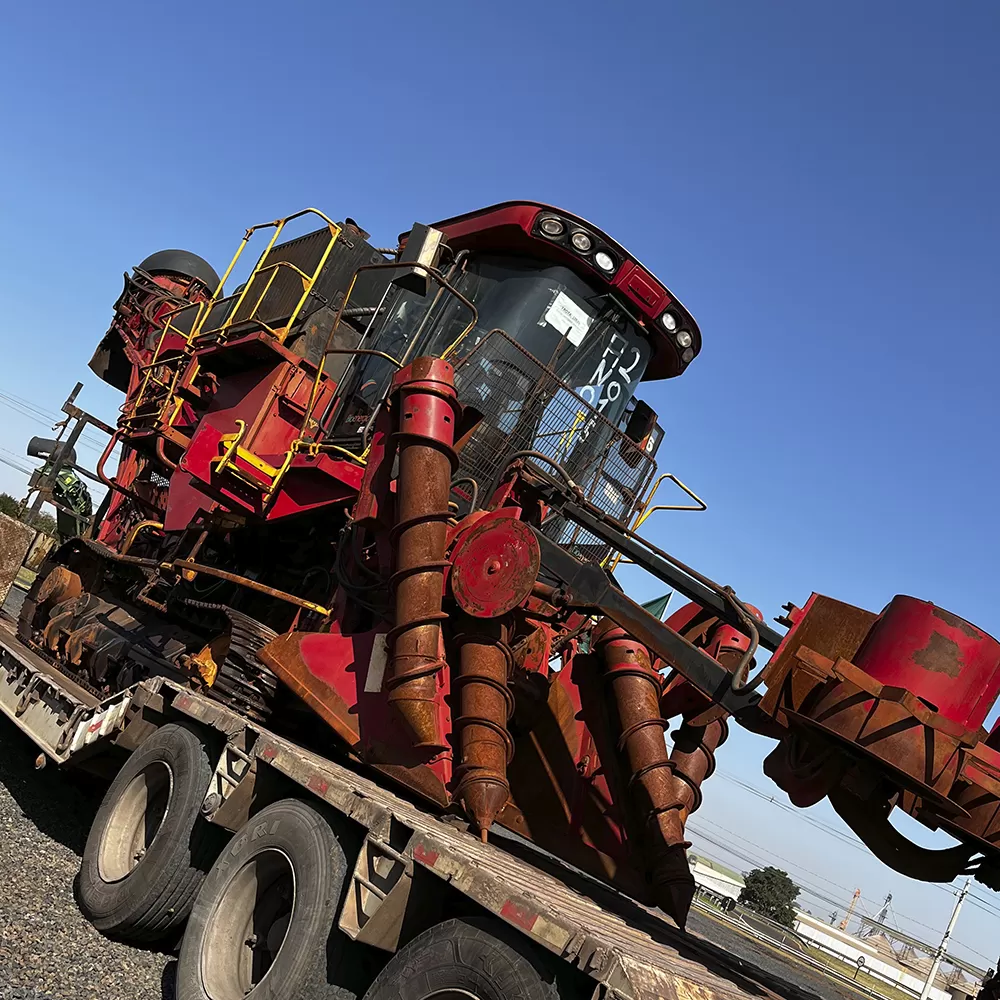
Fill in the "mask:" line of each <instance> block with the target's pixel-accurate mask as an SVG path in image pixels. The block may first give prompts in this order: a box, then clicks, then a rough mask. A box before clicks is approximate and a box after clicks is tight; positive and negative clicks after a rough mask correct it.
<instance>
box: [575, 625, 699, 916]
mask: <svg viewBox="0 0 1000 1000" xmlns="http://www.w3.org/2000/svg"><path fill="white" fill-rule="evenodd" d="M594 647H595V651H596V652H597V653H598V655H599V656H600V657H601V659H602V660H603V662H604V679H605V683H606V685H607V687H608V688H609V690H610V694H611V700H612V704H613V706H614V712H615V714H616V715H617V717H618V747H617V749H618V752H619V754H620V755H621V756H622V757H623V758H624V761H623V763H624V764H625V766H626V773H627V774H628V775H629V778H628V794H629V796H630V799H631V802H632V805H633V807H634V809H635V812H636V813H637V814H638V817H639V822H640V824H641V837H642V846H643V854H644V856H645V861H646V869H647V873H648V875H649V878H650V881H651V883H652V886H653V893H654V896H655V898H656V902H657V904H658V905H659V906H660V907H661V908H662V909H663V910H665V911H666V912H667V913H669V914H670V916H672V917H673V918H674V920H676V921H677V923H678V924H679V925H680V926H681V927H683V926H684V924H685V923H686V922H687V915H688V911H689V910H690V908H691V901H692V899H693V898H694V893H695V883H694V878H693V877H692V875H691V871H690V869H689V868H688V863H687V856H686V851H687V848H688V847H689V846H690V844H688V843H687V841H685V839H684V813H683V801H682V798H681V797H680V796H679V795H678V784H677V782H676V781H675V780H674V765H673V764H672V763H671V761H670V758H669V757H668V755H667V746H666V741H665V740H664V735H663V734H664V731H665V729H666V728H667V723H666V721H665V720H664V719H663V717H662V715H661V714H660V694H661V691H662V682H661V680H660V676H659V674H657V672H656V671H655V670H654V669H653V667H652V664H651V663H650V656H649V650H647V649H646V647H645V646H643V645H642V644H641V643H639V642H636V641H635V640H634V639H632V638H631V637H630V636H629V635H628V634H627V633H626V632H625V630H624V629H622V628H619V627H618V626H617V625H615V623H614V622H613V621H611V619H609V618H604V619H602V620H601V621H600V622H599V623H598V625H597V627H596V628H595V629H594Z"/></svg>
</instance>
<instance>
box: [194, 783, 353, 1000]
mask: <svg viewBox="0 0 1000 1000" xmlns="http://www.w3.org/2000/svg"><path fill="white" fill-rule="evenodd" d="M347 882H348V868H347V859H346V858H345V856H344V850H343V848H342V847H341V846H340V842H339V841H338V839H337V836H336V834H335V833H334V831H333V829H332V828H331V826H330V824H329V822H328V821H327V819H326V817H325V816H323V814H322V813H321V812H320V811H319V810H317V809H315V808H314V807H313V806H311V805H309V804H308V803H306V802H302V801H300V800H298V799H283V800H281V801H280V802H275V803H273V804H272V805H269V806H267V808H265V809H262V810H261V811H260V812H259V813H257V815H256V816H254V817H252V818H251V819H250V821H249V822H248V823H247V824H246V826H244V827H243V829H241V830H240V831H239V832H238V833H237V834H236V835H235V836H234V837H233V839H232V841H230V843H229V846H227V847H226V848H225V850H224V851H223V852H222V854H220V855H219V858H218V860H217V861H216V862H215V864H214V865H213V867H212V870H211V871H210V872H209V874H208V878H206V879H205V884H204V885H203V886H202V889H201V892H200V893H199V894H198V899H197V900H196V902H195V904H194V909H193V910H192V911H191V919H190V920H189V921H188V925H187V929H186V931H185V932H184V941H183V942H182V944H181V953H180V958H179V960H178V963H177V992H176V996H177V1000H244V998H252V1000H292V998H294V1000H319V998H323V1000H331V998H334V997H343V998H347V997H353V996H354V994H352V993H348V992H346V991H342V990H340V989H339V988H338V987H337V986H334V985H332V984H331V974H332V975H333V976H335V977H336V976H337V973H338V971H339V972H340V974H341V975H342V974H343V971H344V970H342V969H340V970H338V966H340V965H341V963H340V953H341V950H342V948H343V940H344V939H343V938H342V937H341V934H340V931H339V929H338V928H337V926H336V915H337V908H338V905H339V903H340V900H341V897H342V896H343V894H344V891H345V887H346V885H347Z"/></svg>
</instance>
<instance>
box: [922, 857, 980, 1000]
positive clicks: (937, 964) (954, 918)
mask: <svg viewBox="0 0 1000 1000" xmlns="http://www.w3.org/2000/svg"><path fill="white" fill-rule="evenodd" d="M971 884H972V877H971V876H970V877H969V878H967V879H966V880H965V885H963V886H962V890H961V892H959V894H958V899H957V900H955V909H954V910H952V911H951V920H949V921H948V928H947V930H945V932H944V937H943V938H941V943H940V944H939V945H938V950H937V951H936V952H935V953H934V961H933V962H931V971H930V972H928V973H927V982H926V983H924V988H923V989H922V990H921V991H920V1000H927V998H928V997H929V996H930V995H931V987H932V986H933V985H934V979H935V977H936V976H937V974H938V969H940V968H941V959H942V958H944V956H945V952H946V951H947V950H948V941H949V939H950V938H951V932H952V931H953V930H954V929H955V924H957V923H958V911H959V910H961V909H962V904H963V903H964V902H965V897H966V896H967V895H968V894H969V886H970V885H971Z"/></svg>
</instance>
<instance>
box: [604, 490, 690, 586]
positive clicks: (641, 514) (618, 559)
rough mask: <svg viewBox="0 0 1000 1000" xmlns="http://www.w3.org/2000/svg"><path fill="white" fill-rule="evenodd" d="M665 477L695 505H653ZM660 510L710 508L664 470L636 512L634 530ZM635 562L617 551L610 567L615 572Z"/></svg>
mask: <svg viewBox="0 0 1000 1000" xmlns="http://www.w3.org/2000/svg"><path fill="white" fill-rule="evenodd" d="M665 479H668V480H670V482H672V483H673V484H674V485H675V486H678V487H680V489H682V490H683V491H684V492H685V493H686V494H687V495H688V496H689V497H690V498H691V499H692V500H694V505H692V504H667V503H660V504H656V506H651V505H652V503H653V497H654V496H656V491H657V490H658V489H659V488H660V483H662V482H663V481H664V480H665ZM658 510H695V511H703V510H708V504H707V503H705V501H704V500H702V499H701V497H700V496H698V494H697V493H695V492H694V490H692V489H691V488H690V487H689V486H687V485H685V484H684V483H682V482H681V481H680V480H679V479H678V478H677V477H676V476H675V475H674V474H673V473H672V472H664V473H663V475H661V476H660V477H659V479H657V480H656V482H655V483H654V484H653V488H652V489H651V490H650V491H649V494H648V495H647V497H646V500H645V502H644V503H643V505H642V507H640V508H639V511H638V513H637V514H636V518H635V520H634V521H633V522H632V524H631V529H632V531H636V532H637V531H638V530H639V529H640V528H641V527H642V526H643V525H644V524H645V523H646V521H647V520H649V517H650V515H652V514H655V513H656V512H657V511H658ZM632 562H633V560H632V559H626V558H625V557H624V556H623V555H622V554H621V553H620V552H616V553H615V556H614V558H613V559H612V560H611V564H610V566H609V567H608V568H609V569H610V570H611V572H614V571H615V569H616V567H618V566H619V565H620V564H621V563H625V564H626V565H629V564H631V563H632Z"/></svg>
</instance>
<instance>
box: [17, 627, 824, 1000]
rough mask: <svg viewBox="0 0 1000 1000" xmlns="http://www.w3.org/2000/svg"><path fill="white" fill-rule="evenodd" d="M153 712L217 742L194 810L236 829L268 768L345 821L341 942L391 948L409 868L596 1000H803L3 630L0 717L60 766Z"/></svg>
mask: <svg viewBox="0 0 1000 1000" xmlns="http://www.w3.org/2000/svg"><path fill="white" fill-rule="evenodd" d="M149 710H152V711H153V713H154V714H164V713H165V714H168V715H172V716H174V717H177V716H178V715H179V716H186V717H188V718H190V719H192V720H197V721H198V722H200V723H202V724H203V725H205V726H208V727H211V728H212V729H214V730H216V731H217V732H218V733H219V734H220V736H221V737H222V738H224V744H225V746H224V750H223V751H222V753H221V755H220V758H219V761H218V764H217V766H216V771H215V775H214V777H213V783H212V786H211V787H210V789H209V790H208V793H207V795H206V801H205V807H204V809H203V811H204V812H205V814H206V815H207V816H209V818H210V819H212V820H213V821H214V822H217V823H220V824H221V825H223V826H226V827H228V828H230V829H236V828H238V827H239V826H240V825H241V824H242V823H243V822H244V821H245V820H246V817H247V814H248V811H249V803H250V800H251V794H252V790H253V785H254V782H255V780H257V779H258V778H259V776H260V775H261V774H262V773H264V772H265V771H266V770H267V769H269V768H270V769H273V771H274V772H276V773H277V774H280V775H283V776H284V780H287V781H291V782H293V783H294V784H295V785H297V786H299V787H300V788H301V789H303V790H305V791H306V792H308V793H309V794H311V795H313V796H316V797H318V798H320V799H322V800H324V801H325V802H327V803H328V804H329V805H331V806H332V807H333V808H334V809H336V810H338V811H339V812H341V813H343V814H344V815H346V816H349V817H350V818H351V819H352V820H354V821H355V822H356V823H357V824H358V825H359V826H360V827H361V829H362V830H363V831H365V838H364V845H363V847H362V851H361V856H360V857H359V860H358V863H357V866H356V868H355V873H354V885H353V891H352V892H350V893H348V896H347V901H346V903H345V905H344V908H343V913H342V914H341V917H340V926H341V928H342V929H343V930H344V932H345V933H347V934H348V935H349V936H350V937H352V938H355V939H357V940H359V941H363V942H365V943H368V944H374V945H376V946H378V947H383V948H385V947H389V948H392V947H393V934H396V935H397V936H398V933H399V925H400V923H401V915H402V912H403V909H404V908H405V904H406V899H407V895H408V892H409V889H410V885H411V883H412V881H413V876H414V873H415V872H416V871H417V870H420V871H421V872H425V873H433V874H434V875H436V876H438V877H439V878H440V879H442V880H444V881H445V882H447V883H448V884H449V885H450V886H451V887H452V888H453V889H454V890H456V891H458V892H460V893H462V894H463V895H465V896H467V897H468V898H469V899H471V900H473V901H474V902H475V903H476V904H478V905H479V906H481V907H482V908H483V909H485V910H488V911H490V912H491V913H494V914H495V915H496V916H498V917H499V918H500V919H502V920H504V921H505V922H506V923H507V924H509V925H511V926H513V927H516V928H518V929H519V930H520V931H521V932H522V933H524V934H525V935H527V936H528V937H530V938H531V939H532V940H534V941H535V942H536V943H537V944H539V945H540V946H542V947H543V948H545V949H546V950H548V951H549V952H551V953H553V954H555V955H557V956H559V957H561V958H563V959H564V960H565V961H567V962H568V963H570V964H571V965H573V966H574V967H576V968H577V969H579V970H580V971H581V972H583V973H585V974H586V975H587V976H588V977H589V978H590V979H591V980H592V981H593V983H594V994H593V995H594V997H595V998H601V997H606V998H616V1000H750V998H754V1000H761V998H767V997H775V998H784V1000H802V998H805V997H806V996H814V995H815V994H814V993H811V992H806V991H805V990H802V989H798V988H796V987H795V986H793V985H791V984H789V983H787V982H781V981H777V980H776V979H775V978H774V977H772V976H768V975H766V974H764V973H762V972H761V971H760V970H758V969H755V968H753V967H752V966H750V965H749V964H748V963H745V962H742V961H740V960H739V959H736V958H735V957H731V956H727V955H726V954H724V953H723V952H722V950H721V949H720V948H718V947H717V946H715V945H713V944H711V943H710V942H707V941H704V940H702V939H701V938H698V937H696V936H694V935H691V934H685V933H684V932H682V931H680V930H679V929H677V928H676V927H675V926H674V925H673V924H672V923H670V922H669V921H668V920H666V919H664V918H660V917H658V916H656V915H655V914H654V913H652V912H651V911H649V910H646V909H645V908H644V907H642V906H640V905H639V904H638V903H635V902H634V901H632V900H630V899H628V898H626V897H624V896H622V895H621V894H620V893H617V892H616V891H614V890H613V889H611V888H609V887H607V886H604V885H603V884H601V883H598V882H597V881H596V880H593V879H591V878H590V877H589V876H586V875H584V874H582V873H580V872H577V871H576V870H575V869H572V868H570V867H568V866H566V865H565V864H564V863H562V862H560V861H559V860H558V859H555V858H553V857H552V856H550V855H546V854H544V853H542V852H539V851H538V850H537V848H535V847H534V846H533V845H531V844H529V843H528V842H526V841H522V840H520V839H519V838H513V837H506V836H495V837H494V838H493V839H492V841H491V842H490V843H488V844H483V843H481V842H480V840H479V839H478V837H476V836H475V835H473V834H472V833H470V832H469V831H468V829H467V827H466V825H465V824H464V822H457V821H455V820H454V819H453V818H451V817H444V818H441V817H437V816H434V815H431V814H429V813H427V812H426V811H424V810H422V809H420V808H418V807H417V806H416V805H414V804H412V803H410V802H408V801H406V800H405V799H404V798H402V797H400V796H398V795H396V794H394V793H393V792H392V791H389V790H387V789H386V788H384V787H382V786H381V785H378V784H376V783H375V782H373V781H371V780H370V779H368V778H367V777H365V776H363V775H361V774H358V773H356V772H355V771H353V770H351V769H350V768H349V767H347V766H344V765H343V764H340V763H337V762H334V761H331V760H328V759H326V758H324V757H321V756H319V755H317V754H315V753H312V752H310V751H309V750H306V749H304V748H303V747H301V746H298V745H296V744H295V743H293V742H291V741H290V740H287V739H285V738H283V737H281V736H278V735H276V734H275V733H272V732H270V731H269V730H267V729H266V728H264V727H262V726H259V725H257V724H255V723H253V722H250V721H248V720H247V719H245V718H243V717H242V716H239V715H237V714H236V713H234V712H232V711H230V710H229V709H227V708H225V707H223V706H222V705H220V704H219V703H217V702H215V701H213V700H211V699H209V698H207V697H205V696H204V695H201V694H198V693H195V692H192V691H190V690H188V689H186V688H183V687H181V686H179V685H177V684H175V683H173V682H171V681H168V680H165V679H163V678H155V679H152V680H147V681H143V682H140V683H138V684H136V685H134V686H133V687H131V688H129V689H128V690H126V691H123V692H120V693H119V694H116V695H115V696H114V697H112V698H109V699H105V700H103V701H100V700H98V699H97V698H95V697H94V696H93V695H92V694H90V693H89V692H87V691H86V690H84V689H83V688H81V687H80V686H79V685H77V684H75V683H74V682H73V681H72V680H70V679H69V678H67V677H65V676H64V675H63V674H62V673H60V672H59V671H58V670H57V669H56V668H55V667H53V666H52V665H51V664H49V663H47V662H46V661H45V660H44V659H42V658H41V657H39V656H38V655H36V654H35V653H33V652H32V651H31V650H29V649H27V648H26V647H25V646H24V645H23V644H21V643H20V642H19V641H18V640H17V639H16V638H14V637H13V636H12V635H10V634H9V632H7V631H6V630H5V629H0V711H2V713H3V714H4V715H6V716H7V717H8V718H9V719H10V720H11V721H12V722H13V723H14V725H16V726H17V727H18V728H19V729H21V730H22V731H23V732H25V733H26V734H27V735H28V736H29V737H30V738H31V739H32V740H33V741H34V742H35V743H36V744H37V745H38V746H39V748H40V749H41V750H42V751H43V752H44V754H45V755H46V757H48V758H49V759H51V760H52V761H53V762H55V763H57V764H73V763H75V762H76V761H78V760H82V759H83V758H84V757H86V756H90V755H93V754H94V753H96V752H98V751H99V750H100V749H101V748H102V747H104V748H110V747H111V746H112V745H118V746H122V747H124V748H126V749H131V748H133V747H134V746H135V745H137V743H138V742H139V741H141V739H142V738H144V736H145V734H146V732H148V731H149V730H150V726H151V725H152V724H151V723H150V722H149V721H148V716H149Z"/></svg>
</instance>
